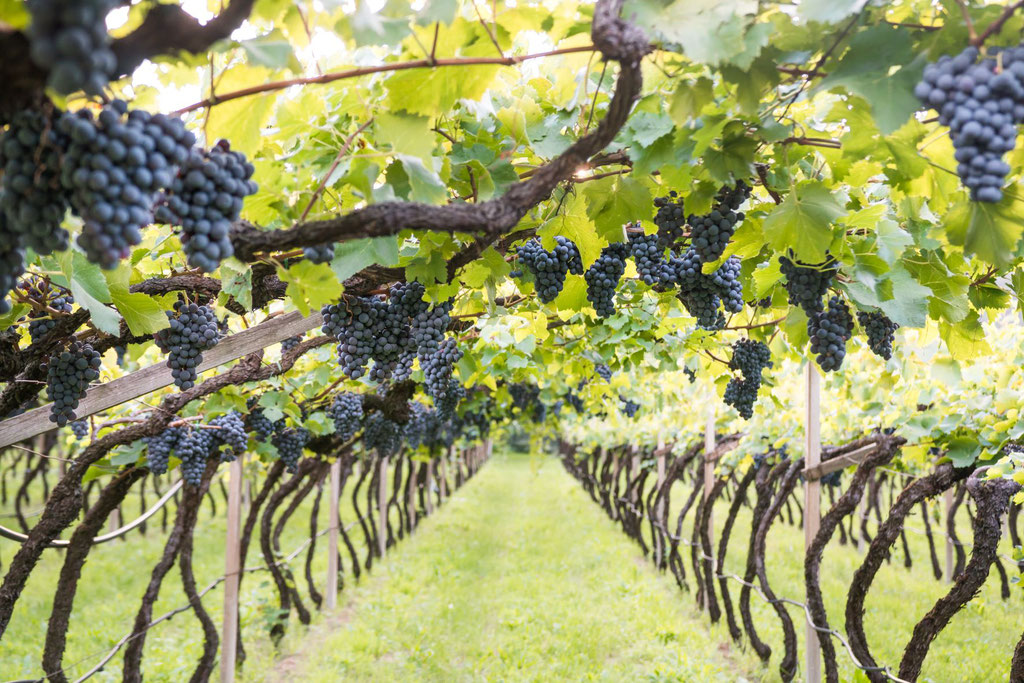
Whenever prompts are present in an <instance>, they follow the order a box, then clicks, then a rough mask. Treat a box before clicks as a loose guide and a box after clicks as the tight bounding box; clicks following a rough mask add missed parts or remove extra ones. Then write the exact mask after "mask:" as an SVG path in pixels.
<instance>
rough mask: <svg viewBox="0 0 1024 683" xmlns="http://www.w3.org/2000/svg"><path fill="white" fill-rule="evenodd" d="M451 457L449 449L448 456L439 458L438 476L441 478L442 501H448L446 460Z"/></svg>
mask: <svg viewBox="0 0 1024 683" xmlns="http://www.w3.org/2000/svg"><path fill="white" fill-rule="evenodd" d="M451 455H452V451H451V449H448V454H447V455H446V456H444V457H442V458H441V471H440V473H439V474H440V476H441V483H440V486H441V500H442V501H447V500H448V458H450V457H451Z"/></svg>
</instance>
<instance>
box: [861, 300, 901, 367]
mask: <svg viewBox="0 0 1024 683" xmlns="http://www.w3.org/2000/svg"><path fill="white" fill-rule="evenodd" d="M857 322H859V323H860V326H861V327H862V328H863V329H864V333H865V334H866V335H867V336H868V347H869V348H870V349H871V352H872V353H874V354H875V355H876V356H878V357H880V358H884V359H885V360H889V359H890V358H892V343H893V342H894V341H895V340H896V330H897V329H899V325H897V324H896V323H894V322H893V321H891V320H889V318H887V317H886V315H885V314H884V313H882V312H880V311H871V312H870V313H866V312H864V311H857Z"/></svg>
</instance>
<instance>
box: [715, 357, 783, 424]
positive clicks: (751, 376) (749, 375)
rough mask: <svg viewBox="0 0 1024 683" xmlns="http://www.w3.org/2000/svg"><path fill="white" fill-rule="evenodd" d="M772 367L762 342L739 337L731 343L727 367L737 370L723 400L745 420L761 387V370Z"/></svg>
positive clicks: (752, 410)
mask: <svg viewBox="0 0 1024 683" xmlns="http://www.w3.org/2000/svg"><path fill="white" fill-rule="evenodd" d="M770 367H772V361H771V352H770V351H769V350H768V346H767V345H766V344H764V342H759V341H754V340H752V339H740V340H739V341H738V342H736V343H735V344H734V345H733V351H732V358H731V359H730V361H729V368H730V369H732V370H739V372H740V375H741V377H733V378H732V379H730V380H729V383H728V384H727V385H726V387H725V395H724V396H723V399H722V400H723V401H725V403H726V405H730V406H732V407H733V408H735V409H736V412H738V413H739V414H740V416H741V417H743V418H744V419H746V420H749V419H750V418H751V417H753V416H754V402H755V401H757V394H758V391H759V390H760V389H761V371H762V370H764V369H765V368H770Z"/></svg>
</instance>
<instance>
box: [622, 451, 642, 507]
mask: <svg viewBox="0 0 1024 683" xmlns="http://www.w3.org/2000/svg"><path fill="white" fill-rule="evenodd" d="M629 452H630V453H631V454H632V456H633V457H632V458H631V459H630V462H629V481H628V482H627V484H626V485H627V486H629V487H630V491H632V490H633V487H632V484H633V482H634V481H636V478H637V476H638V475H639V474H640V448H639V447H638V446H637V445H636V444H633V445H632V446H630V447H629ZM634 493H635V497H634V498H630V502H631V503H633V506H634V507H636V508H637V509H639V508H640V505H641V504H642V503H643V496H641V495H640V491H635V492H634Z"/></svg>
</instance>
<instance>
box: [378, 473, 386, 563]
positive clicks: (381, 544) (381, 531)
mask: <svg viewBox="0 0 1024 683" xmlns="http://www.w3.org/2000/svg"><path fill="white" fill-rule="evenodd" d="M387 478H388V459H387V457H386V456H385V457H383V458H381V459H380V482H379V483H378V486H377V509H378V510H379V512H380V518H379V520H378V529H377V547H378V549H379V550H380V556H381V557H384V550H385V548H386V547H387V533H388V482H387Z"/></svg>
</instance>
